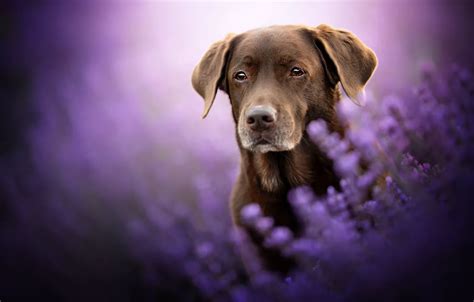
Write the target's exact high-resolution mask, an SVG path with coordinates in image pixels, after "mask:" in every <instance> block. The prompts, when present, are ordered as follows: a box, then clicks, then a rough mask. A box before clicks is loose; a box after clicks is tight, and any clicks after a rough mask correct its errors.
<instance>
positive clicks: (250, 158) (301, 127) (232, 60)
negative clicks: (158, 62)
mask: <svg viewBox="0 0 474 302" xmlns="http://www.w3.org/2000/svg"><path fill="white" fill-rule="evenodd" d="M376 65H377V58H376V56H375V54H374V52H373V51H372V50H371V49H370V48H368V47H367V46H366V45H365V44H363V43H362V42H361V41H360V40H359V39H358V38H357V37H356V36H355V35H354V34H352V33H350V32H348V31H344V30H339V29H334V28H332V27H330V26H327V25H320V26H318V27H304V26H291V25H290V26H271V27H266V28H260V29H255V30H251V31H248V32H245V33H243V34H239V35H234V34H229V35H227V37H226V38H225V39H224V40H222V41H218V42H216V43H214V44H213V45H212V46H211V47H210V49H209V50H208V51H207V52H206V53H205V55H204V57H203V58H202V59H201V61H200V62H199V64H198V65H197V66H196V68H195V69H194V72H193V75H192V84H193V87H194V89H195V90H196V91H197V92H198V93H199V94H200V95H201V96H202V97H203V98H204V102H205V103H204V112H203V118H204V117H206V116H207V114H208V113H209V110H210V109H211V106H212V103H213V102H214V98H215V95H216V92H217V89H218V88H219V89H221V90H223V91H224V92H226V93H227V94H228V95H229V98H230V102H231V105H232V115H233V118H234V121H235V125H236V136H237V143H238V145H239V148H240V153H241V165H240V175H239V177H238V179H237V182H236V184H235V186H234V188H233V192H232V196H231V211H232V217H233V220H234V222H235V224H237V225H239V226H241V225H242V220H241V216H240V210H241V209H242V207H244V206H245V205H247V204H249V203H258V204H259V205H260V207H261V208H262V211H263V213H264V215H266V216H270V217H272V218H273V220H274V222H275V225H282V226H287V227H288V228H290V229H291V230H292V231H293V232H294V233H295V234H298V232H300V231H301V230H300V228H301V227H300V225H299V223H298V219H297V218H296V216H295V214H294V212H293V210H292V208H291V206H290V204H289V202H288V199H287V194H288V191H289V190H290V189H291V188H294V187H297V186H302V185H306V186H310V187H312V188H313V190H314V191H315V192H316V193H317V194H324V193H326V190H327V188H328V187H329V186H334V187H335V188H338V186H339V179H338V177H337V176H336V175H335V173H334V171H333V168H332V162H331V161H330V160H329V159H328V158H327V157H326V156H325V155H324V154H323V153H322V152H321V151H320V150H319V149H318V147H317V146H316V145H314V144H313V143H311V142H310V140H309V139H308V135H307V133H306V131H305V130H306V126H307V125H308V123H309V122H310V121H312V120H316V119H324V120H325V121H326V122H327V124H328V127H329V129H330V130H331V131H336V132H338V133H340V134H341V135H343V132H344V129H343V127H342V125H340V123H339V122H338V119H337V117H336V112H335V104H336V103H337V102H338V100H339V99H340V92H339V88H338V83H341V86H342V87H343V89H344V91H345V92H346V94H347V95H348V96H349V97H350V98H351V99H353V100H357V97H358V96H359V95H360V94H361V93H362V92H363V88H364V86H365V84H366V83H367V81H368V80H369V79H370V77H371V76H372V73H373V72H374V70H375V67H376ZM249 234H250V235H251V238H252V239H253V241H254V242H255V243H256V244H257V246H258V247H259V252H260V255H261V257H262V260H263V263H264V265H265V266H266V267H267V268H269V269H272V270H276V271H281V272H284V273H286V272H287V271H288V270H289V269H290V268H291V267H292V265H293V263H292V260H291V259H287V258H285V257H283V256H282V255H281V254H280V253H279V251H277V250H272V249H270V248H266V247H264V246H263V244H262V240H263V239H262V238H260V237H259V236H258V235H256V234H255V233H254V232H252V231H250V230H249Z"/></svg>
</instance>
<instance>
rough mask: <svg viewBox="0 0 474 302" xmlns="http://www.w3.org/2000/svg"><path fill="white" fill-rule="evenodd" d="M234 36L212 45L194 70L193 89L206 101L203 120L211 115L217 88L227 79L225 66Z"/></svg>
mask: <svg viewBox="0 0 474 302" xmlns="http://www.w3.org/2000/svg"><path fill="white" fill-rule="evenodd" d="M234 36H235V35H234V34H228V35H227V36H226V37H225V39H224V40H221V41H218V42H216V43H214V44H212V45H211V47H210V48H209V50H208V51H207V52H206V53H205V54H204V56H203V57H202V59H201V61H200V62H199V64H198V65H197V66H196V67H195V68H194V71H193V76H192V83H193V87H194V89H195V90H196V91H197V93H199V94H200V95H201V96H202V98H203V99H204V112H203V113H202V118H205V117H206V116H207V114H208V113H209V110H210V109H211V106H212V104H213V103H214V98H215V97H216V92H217V88H219V86H220V84H221V82H222V80H223V79H224V77H225V65H226V61H227V58H228V56H229V52H230V45H231V41H232V39H233V38H234Z"/></svg>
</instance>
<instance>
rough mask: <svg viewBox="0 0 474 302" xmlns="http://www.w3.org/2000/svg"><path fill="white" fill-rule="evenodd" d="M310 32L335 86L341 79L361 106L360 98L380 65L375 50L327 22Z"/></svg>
mask: <svg viewBox="0 0 474 302" xmlns="http://www.w3.org/2000/svg"><path fill="white" fill-rule="evenodd" d="M310 31H311V33H312V36H313V39H314V42H315V45H316V47H317V48H318V51H320V52H321V55H322V57H323V63H324V65H325V68H326V71H327V72H328V73H329V77H330V80H331V81H332V82H333V83H334V85H335V84H337V82H338V81H340V82H341V84H342V87H343V88H344V91H345V92H346V94H347V96H349V97H350V98H351V100H353V101H354V102H355V103H356V104H358V105H360V103H359V100H358V98H359V97H360V96H361V95H362V94H363V92H364V87H365V84H366V83H367V81H368V80H369V79H370V77H371V76H372V74H373V72H374V70H375V68H376V67H377V57H376V56H375V53H374V52H373V51H372V49H370V48H369V47H367V46H366V45H365V44H364V43H362V41H361V40H360V39H359V38H358V37H356V36H355V35H354V34H353V33H350V32H348V31H344V30H338V29H334V28H332V27H330V26H328V25H325V24H322V25H319V26H318V27H315V28H310Z"/></svg>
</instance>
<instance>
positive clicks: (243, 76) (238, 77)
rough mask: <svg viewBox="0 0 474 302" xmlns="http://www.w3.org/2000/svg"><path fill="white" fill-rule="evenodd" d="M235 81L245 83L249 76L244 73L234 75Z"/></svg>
mask: <svg viewBox="0 0 474 302" xmlns="http://www.w3.org/2000/svg"><path fill="white" fill-rule="evenodd" d="M234 79H236V80H237V81H239V82H242V81H245V80H246V79H247V75H246V74H245V72H243V71H238V72H236V73H235V75H234Z"/></svg>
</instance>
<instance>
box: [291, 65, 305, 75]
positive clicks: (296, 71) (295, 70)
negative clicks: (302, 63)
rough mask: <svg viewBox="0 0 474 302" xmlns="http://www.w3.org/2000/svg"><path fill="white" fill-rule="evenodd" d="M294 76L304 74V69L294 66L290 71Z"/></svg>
mask: <svg viewBox="0 0 474 302" xmlns="http://www.w3.org/2000/svg"><path fill="white" fill-rule="evenodd" d="M290 75H291V76H292V77H301V76H302V75H304V70H303V69H301V68H299V67H293V68H292V69H291V71H290Z"/></svg>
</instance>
